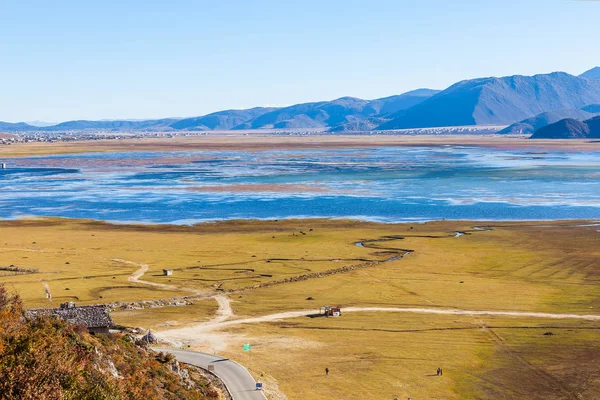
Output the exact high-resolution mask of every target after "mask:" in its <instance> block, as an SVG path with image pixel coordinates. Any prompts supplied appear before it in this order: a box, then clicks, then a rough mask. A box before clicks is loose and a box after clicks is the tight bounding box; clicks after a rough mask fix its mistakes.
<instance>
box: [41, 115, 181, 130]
mask: <svg viewBox="0 0 600 400" xmlns="http://www.w3.org/2000/svg"><path fill="white" fill-rule="evenodd" d="M176 121H177V120H176V119H173V118H164V119H153V120H141V121H135V120H133V121H131V120H115V121H86V120H79V121H67V122H62V123H60V124H57V125H53V126H46V127H40V128H36V130H38V131H45V132H52V131H79V130H90V129H93V130H102V131H116V132H118V131H144V130H162V129H165V128H168V127H169V125H170V124H172V123H174V122H176Z"/></svg>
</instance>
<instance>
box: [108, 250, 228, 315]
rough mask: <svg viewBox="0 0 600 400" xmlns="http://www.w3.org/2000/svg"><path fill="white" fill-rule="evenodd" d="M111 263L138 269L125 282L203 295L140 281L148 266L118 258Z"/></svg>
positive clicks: (193, 290) (197, 291)
mask: <svg viewBox="0 0 600 400" xmlns="http://www.w3.org/2000/svg"><path fill="white" fill-rule="evenodd" d="M111 261H114V262H117V263H120V264H129V265H135V266H137V267H139V269H138V270H136V271H135V272H134V273H133V274H131V276H130V277H129V278H127V280H128V281H129V282H133V283H139V284H142V285H149V286H154V287H157V288H160V289H165V290H172V291H186V292H191V293H194V294H196V295H201V294H205V293H204V292H202V291H200V290H196V289H190V288H184V287H179V286H175V285H166V284H164V283H156V282H149V281H144V280H142V279H140V278H141V277H142V276H144V274H145V273H146V272H148V269H149V268H150V266H149V265H148V264H140V263H136V262H134V261H128V260H123V259H120V258H113V259H111ZM211 297H212V296H211ZM220 309H221V305H220V304H219V310H220Z"/></svg>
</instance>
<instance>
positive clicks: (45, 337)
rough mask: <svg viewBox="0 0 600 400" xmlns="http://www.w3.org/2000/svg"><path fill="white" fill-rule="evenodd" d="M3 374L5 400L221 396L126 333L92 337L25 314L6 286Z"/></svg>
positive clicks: (1, 318) (0, 342)
mask: <svg viewBox="0 0 600 400" xmlns="http://www.w3.org/2000/svg"><path fill="white" fill-rule="evenodd" d="M184 371H185V372H184ZM0 377H1V379H0V398H1V399H23V400H27V399H46V400H55V399H56V400H62V399H90V400H91V399H216V398H218V392H217V391H216V390H215V389H214V388H212V387H211V386H210V384H209V383H208V382H206V381H205V380H202V379H201V378H199V377H198V375H197V374H192V375H190V374H188V373H187V371H186V370H184V369H182V368H181V367H180V366H179V365H178V364H177V362H176V361H175V360H173V359H172V358H171V357H166V356H164V355H161V354H159V355H158V356H157V355H155V354H154V353H153V352H151V351H149V350H147V349H144V348H142V347H139V346H137V345H136V344H135V343H134V342H133V340H132V339H131V338H130V337H128V336H124V335H99V336H92V335H90V334H88V333H87V330H86V329H85V328H84V327H82V326H78V325H73V324H69V323H67V322H64V321H61V320H58V319H56V318H52V317H40V318H32V319H28V318H25V317H24V313H23V307H22V304H21V300H20V299H19V297H18V296H16V295H9V294H8V293H7V292H6V290H5V289H4V287H2V286H0Z"/></svg>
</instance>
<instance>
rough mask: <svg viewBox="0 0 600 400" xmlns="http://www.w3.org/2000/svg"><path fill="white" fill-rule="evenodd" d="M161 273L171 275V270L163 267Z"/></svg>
mask: <svg viewBox="0 0 600 400" xmlns="http://www.w3.org/2000/svg"><path fill="white" fill-rule="evenodd" d="M163 275H164V276H171V275H173V270H172V269H163Z"/></svg>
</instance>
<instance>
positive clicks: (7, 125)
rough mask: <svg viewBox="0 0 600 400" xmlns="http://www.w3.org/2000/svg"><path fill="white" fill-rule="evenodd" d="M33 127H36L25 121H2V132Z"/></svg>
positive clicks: (0, 122)
mask: <svg viewBox="0 0 600 400" xmlns="http://www.w3.org/2000/svg"><path fill="white" fill-rule="evenodd" d="M32 129H36V128H35V127H34V126H31V125H29V124H26V123H24V122H17V123H11V122H2V121H0V132H17V131H29V130H32Z"/></svg>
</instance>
